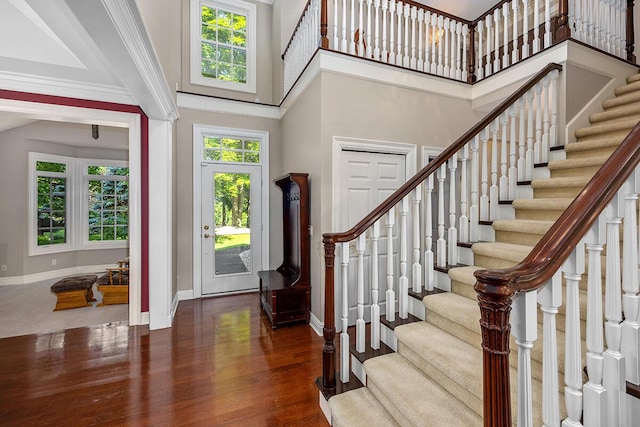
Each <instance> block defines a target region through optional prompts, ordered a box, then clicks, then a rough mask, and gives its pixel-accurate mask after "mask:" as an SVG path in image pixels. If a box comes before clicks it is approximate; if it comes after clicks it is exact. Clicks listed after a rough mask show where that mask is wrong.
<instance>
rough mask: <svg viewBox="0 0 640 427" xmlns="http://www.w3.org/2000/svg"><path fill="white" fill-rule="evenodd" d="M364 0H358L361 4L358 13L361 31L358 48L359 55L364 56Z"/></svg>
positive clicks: (359, 29)
mask: <svg viewBox="0 0 640 427" xmlns="http://www.w3.org/2000/svg"><path fill="white" fill-rule="evenodd" d="M363 3H364V0H358V4H359V6H360V9H359V10H360V12H359V13H358V29H357V31H359V32H360V35H359V37H358V48H357V49H356V51H357V54H358V56H364V19H363V18H364V13H363V12H364V9H363Z"/></svg>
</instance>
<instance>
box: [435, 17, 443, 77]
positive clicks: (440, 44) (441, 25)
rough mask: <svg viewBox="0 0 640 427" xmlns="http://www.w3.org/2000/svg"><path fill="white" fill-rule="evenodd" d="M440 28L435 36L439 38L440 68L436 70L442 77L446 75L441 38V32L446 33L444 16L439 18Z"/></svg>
mask: <svg viewBox="0 0 640 427" xmlns="http://www.w3.org/2000/svg"><path fill="white" fill-rule="evenodd" d="M437 19H438V21H437V22H438V28H437V29H436V30H435V33H434V36H435V37H438V38H439V39H438V68H437V69H436V74H438V75H439V76H441V75H442V74H443V73H444V63H443V62H442V61H443V60H442V45H443V44H444V43H442V38H441V37H440V34H441V31H442V32H444V18H443V17H442V16H438V18H437Z"/></svg>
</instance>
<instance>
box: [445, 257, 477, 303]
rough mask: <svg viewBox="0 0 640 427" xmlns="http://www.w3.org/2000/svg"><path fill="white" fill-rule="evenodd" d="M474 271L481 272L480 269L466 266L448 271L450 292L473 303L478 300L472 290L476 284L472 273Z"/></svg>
mask: <svg viewBox="0 0 640 427" xmlns="http://www.w3.org/2000/svg"><path fill="white" fill-rule="evenodd" d="M476 270H482V267H478V266H475V265H468V266H464V267H456V268H451V269H449V278H450V279H451V292H453V293H455V294H456V295H460V296H463V297H465V298H469V299H471V300H474V301H475V300H476V299H477V298H478V294H476V291H475V290H474V289H473V286H474V285H475V284H476V278H475V276H474V275H473V272H474V271H476Z"/></svg>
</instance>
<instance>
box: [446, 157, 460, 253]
mask: <svg viewBox="0 0 640 427" xmlns="http://www.w3.org/2000/svg"><path fill="white" fill-rule="evenodd" d="M457 169H458V153H454V154H453V156H451V158H450V159H449V173H450V176H451V178H450V179H449V230H448V233H447V238H448V240H449V242H448V247H449V256H448V258H449V264H450V265H457V264H458V229H457V228H456V226H457V222H458V221H457V214H456V170H457Z"/></svg>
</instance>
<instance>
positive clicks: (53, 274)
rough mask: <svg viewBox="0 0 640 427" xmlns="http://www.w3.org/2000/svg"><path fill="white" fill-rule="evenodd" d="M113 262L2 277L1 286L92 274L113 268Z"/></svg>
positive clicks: (0, 279)
mask: <svg viewBox="0 0 640 427" xmlns="http://www.w3.org/2000/svg"><path fill="white" fill-rule="evenodd" d="M112 267H113V264H101V265H82V266H77V267H69V268H61V269H58V270H50V271H43V272H42V273H33V274H27V275H25V276H11V277H0V286H7V285H26V284H29V283H36V282H42V281H44V280H52V279H58V278H61V277H66V276H71V275H74V274H90V273H97V272H101V271H105V270H106V269H107V268H112Z"/></svg>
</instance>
